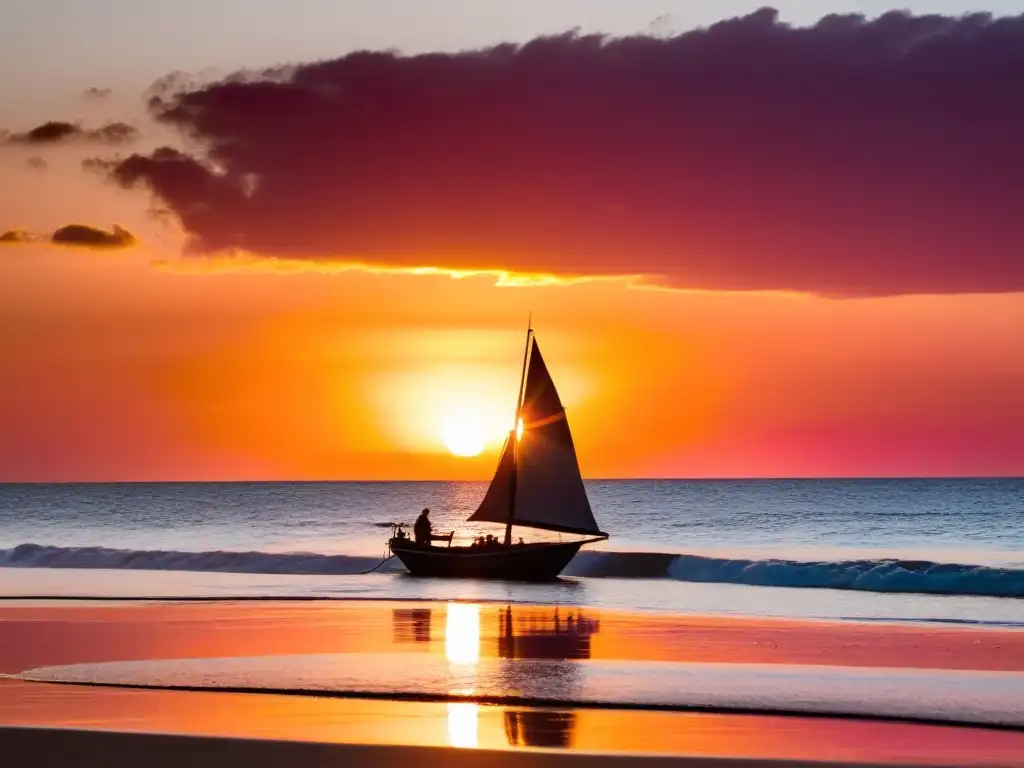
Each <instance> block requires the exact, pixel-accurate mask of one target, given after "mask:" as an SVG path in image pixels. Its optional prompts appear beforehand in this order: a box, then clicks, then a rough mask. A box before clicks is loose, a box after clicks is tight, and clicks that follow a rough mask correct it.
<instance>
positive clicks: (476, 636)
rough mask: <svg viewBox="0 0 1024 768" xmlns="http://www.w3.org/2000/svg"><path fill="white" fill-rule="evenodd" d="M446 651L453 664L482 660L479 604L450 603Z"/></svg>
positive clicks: (445, 643) (445, 632)
mask: <svg viewBox="0 0 1024 768" xmlns="http://www.w3.org/2000/svg"><path fill="white" fill-rule="evenodd" d="M444 653H445V656H446V657H447V659H448V661H449V662H450V663H451V664H458V665H468V664H476V663H477V662H478V661H479V660H480V606H479V605H470V604H467V603H448V605H447V619H446V621H445V628H444Z"/></svg>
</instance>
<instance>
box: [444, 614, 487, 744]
mask: <svg viewBox="0 0 1024 768" xmlns="http://www.w3.org/2000/svg"><path fill="white" fill-rule="evenodd" d="M446 611H447V617H446V620H445V625H444V654H445V657H446V658H447V659H448V663H449V664H451V665H452V666H453V667H455V671H457V672H460V673H462V674H458V675H456V678H464V679H460V680H456V679H454V678H453V682H456V683H457V686H456V687H455V688H453V689H452V690H451V691H450V693H453V694H457V695H460V696H471V695H473V691H474V689H475V683H476V679H475V672H476V664H477V662H478V661H480V606H479V605H471V604H467V603H448V605H447V606H446ZM478 709H479V708H478V706H477V705H476V704H474V703H472V702H457V703H456V702H452V703H450V704H448V743H449V744H451V745H452V746H453V747H467V748H473V747H476V746H477V743H478V731H479V723H478V720H477V716H478Z"/></svg>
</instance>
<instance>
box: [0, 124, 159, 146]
mask: <svg viewBox="0 0 1024 768" xmlns="http://www.w3.org/2000/svg"><path fill="white" fill-rule="evenodd" d="M138 134H139V132H138V129H136V128H135V127H134V126H132V125H129V124H128V123H123V122H120V121H116V122H111V123H107V124H105V125H102V126H100V127H99V128H83V127H82V126H80V125H78V124H77V123H66V122H63V121H59V120H51V121H49V122H46V123H43V124H42V125H37V126H36V127H35V128H33V129H32V130H30V131H25V132H24V133H11V134H8V136H7V142H8V143H10V144H35V145H39V144H57V143H62V142H69V141H86V142H91V143H94V144H127V143H129V142H132V141H135V139H136V138H138Z"/></svg>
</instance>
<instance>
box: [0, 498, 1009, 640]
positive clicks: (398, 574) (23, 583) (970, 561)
mask: <svg viewBox="0 0 1024 768" xmlns="http://www.w3.org/2000/svg"><path fill="white" fill-rule="evenodd" d="M485 487H486V484H485V483H444V482H431V483H423V482H393V483H352V482H337V483H291V482H267V483H95V484H3V485H0V596H25V595H34V596H67V595H76V596H91V597H99V596H115V597H116V596H120V597H125V596H135V597H138V596H160V597H168V596H188V597H203V596H208V597H224V596H239V597H246V598H260V597H291V598H302V597H316V596H320V597H330V598H400V599H433V600H449V599H466V600H494V601H512V602H537V603H556V604H558V603H571V604H574V605H594V606H600V607H611V608H630V609H635V610H647V611H658V612H670V613H704V614H728V615H754V616H788V617H799V618H821V619H830V618H831V619H835V618H841V619H850V620H862V621H872V620H875V621H877V620H886V621H913V622H920V621H923V622H940V623H978V624H993V625H1000V626H1024V599H1022V598H1024V479H971V480H961V479H950V480H931V479H928V480H924V479H922V480H902V479H891V480H890V479H884V480H764V481H761V480H743V481H719V480H714V481H712V480H708V481H677V480H644V481H639V480H630V481H588V483H587V489H588V494H589V496H590V499H591V504H592V506H593V509H594V513H595V516H596V518H597V520H598V522H599V524H600V525H601V527H602V529H603V530H605V531H607V532H608V533H609V534H611V538H610V539H609V540H608V541H606V542H602V543H601V544H598V545H596V546H589V547H587V548H585V549H584V550H583V552H581V554H580V555H578V556H577V558H576V559H575V560H574V561H573V562H572V563H571V564H570V565H569V567H568V568H567V569H566V571H565V574H564V578H563V579H562V580H561V581H559V582H557V583H555V584H550V585H533V584H513V583H488V582H471V581H448V580H435V579H415V578H412V577H409V576H408V575H407V574H405V573H403V568H402V566H401V564H400V563H398V562H397V560H390V561H388V562H386V563H384V564H383V565H380V562H381V559H382V557H383V554H384V545H385V540H386V539H387V537H388V534H389V531H388V525H389V524H390V523H392V522H407V523H411V522H412V520H413V519H414V518H415V516H416V514H417V513H418V512H419V510H420V509H421V508H422V507H424V506H427V507H430V509H431V517H432V520H433V523H434V528H435V530H438V531H448V530H455V531H457V537H458V536H465V537H467V538H468V537H471V536H475V535H476V534H477V533H479V532H483V531H493V532H496V527H495V526H490V527H488V526H485V525H484V526H477V525H468V524H466V523H465V522H464V521H465V519H466V517H468V516H469V514H470V513H471V512H472V511H473V510H474V509H475V506H476V504H478V503H479V501H480V499H481V498H482V496H483V493H484V490H485ZM516 535H517V536H518V535H523V536H524V537H525V538H527V539H529V538H531V536H535V535H536V534H531V532H530V531H527V530H522V531H520V530H518V529H517V534H516ZM542 535H544V536H546V535H548V534H542ZM550 535H551V536H557V534H550ZM371 570H372V572H370V573H366V572H367V571H371Z"/></svg>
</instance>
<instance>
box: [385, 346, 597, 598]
mask: <svg viewBox="0 0 1024 768" xmlns="http://www.w3.org/2000/svg"><path fill="white" fill-rule="evenodd" d="M514 423H515V428H514V429H512V430H511V431H510V432H509V434H508V435H507V437H506V438H505V445H504V447H503V449H502V452H501V459H500V460H499V461H498V468H497V470H496V471H495V473H494V477H493V478H492V479H491V484H490V486H489V487H488V488H487V493H486V494H484V498H483V501H482V502H481V503H480V506H479V508H477V510H476V512H474V513H473V514H472V515H470V517H469V520H471V521H474V522H489V523H504V524H505V539H504V541H503V542H495V543H494V544H493V545H491V546H478V545H474V546H469V547H453V546H451V541H450V539H449V546H447V547H435V546H432V545H431V544H418V543H416V542H414V541H412V540H411V539H409V538H406V537H405V536H404V535H403V534H401V533H400V534H399V535H398V536H394V537H392V539H391V540H390V542H389V545H390V547H391V551H392V552H393V553H394V555H395V556H396V557H397V558H398V559H399V560H401V561H402V563H403V564H404V565H405V567H406V568H408V569H409V572H410V573H412V574H413V575H414V576H450V577H466V578H486V579H517V580H528V581H550V580H552V579H555V578H557V577H558V574H560V573H561V572H562V570H563V569H564V568H565V566H567V565H568V564H569V561H570V560H572V559H573V557H575V555H576V553H577V552H578V551H579V549H580V547H582V546H583V545H584V544H589V543H592V542H595V541H602V540H604V539H607V538H608V534H607V533H604V532H603V531H601V529H600V528H599V527H598V525H597V521H596V520H595V519H594V513H593V511H592V510H591V508H590V500H589V499H588V498H587V490H586V487H585V486H584V484H583V477H582V475H581V474H580V466H579V461H578V459H577V458H576V447H575V445H574V444H573V441H572V433H571V432H570V431H569V421H568V419H567V417H566V414H565V408H564V407H563V406H562V401H561V398H560V397H559V396H558V391H557V390H556V389H555V383H554V381H553V380H552V378H551V374H550V373H549V372H548V369H547V366H546V365H545V363H544V358H543V357H541V354H540V347H539V346H538V345H537V339H536V336H535V335H534V333H533V329H532V328H528V329H527V331H526V351H525V352H524V354H523V372H522V376H521V379H520V387H519V400H518V402H517V407H516V420H515V422H514ZM514 525H518V526H522V527H526V528H536V529H540V530H546V531H555V532H558V533H568V534H575V535H579V536H583V537H586V538H581V539H576V540H573V541H554V542H526V543H524V542H522V541H521V540H520V542H518V543H513V541H512V526H514Z"/></svg>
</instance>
